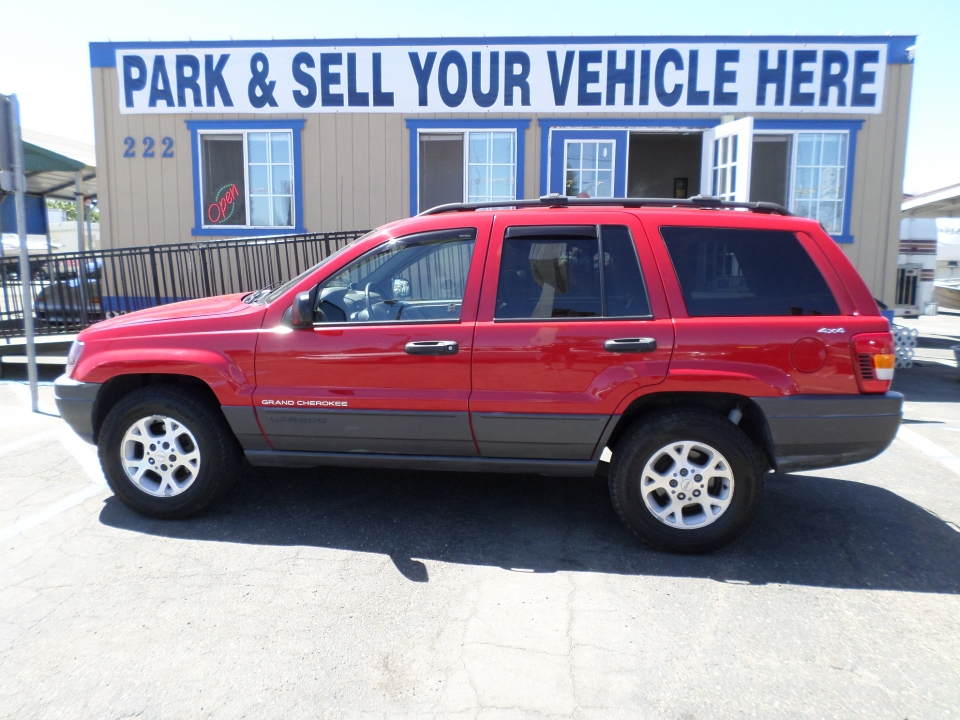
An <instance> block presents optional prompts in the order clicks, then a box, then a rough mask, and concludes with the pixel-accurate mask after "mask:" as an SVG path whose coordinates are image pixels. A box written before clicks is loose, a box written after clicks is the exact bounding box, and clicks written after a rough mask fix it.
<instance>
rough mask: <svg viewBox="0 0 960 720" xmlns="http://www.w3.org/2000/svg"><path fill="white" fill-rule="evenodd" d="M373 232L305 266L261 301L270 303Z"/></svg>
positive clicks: (373, 231) (372, 231) (372, 232)
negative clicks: (307, 266)
mask: <svg viewBox="0 0 960 720" xmlns="http://www.w3.org/2000/svg"><path fill="white" fill-rule="evenodd" d="M375 232H377V231H376V230H371V231H370V232H368V233H367V234H366V235H361V236H360V237H358V238H357V239H356V240H354V241H353V242H352V243H349V244H347V245H344V246H343V247H342V248H340V249H339V250H337V251H336V252H335V253H333V254H332V255H328V256H327V257H325V258H324V259H323V260H321V261H320V262H318V263H317V264H316V265H314V266H313V267H311V268H307V269H306V270H304V271H303V272H302V273H300V274H299V275H297V276H296V277H295V278H293V279H291V280H287V281H286V282H285V283H283V284H282V285H280V286H279V287H277V288H276V289H275V290H273V292H271V293H270V294H269V295H267V296H266V297H265V298H263V302H264V303H266V304H269V303H272V302H273V301H274V300H276V299H277V298H278V297H280V296H281V295H283V294H284V293H285V292H286V291H287V290H289V289H290V288H292V287H293V286H294V285H296V284H297V283H298V282H300V281H301V280H303V279H304V278H305V277H307V276H308V275H309V274H310V273H312V272H313V271H314V270H316V269H317V268H319V267H320V266H322V265H323V264H325V263H328V262H330V261H331V260H333V259H334V258H335V257H338V256H339V255H340V254H341V253H342V252H343V251H344V250H346V249H347V248H349V247H351V246H352V245H353V244H354V243H358V242H360V241H361V240H366V239H367V238H368V237H370V236H371V235H373V234H374V233H375Z"/></svg>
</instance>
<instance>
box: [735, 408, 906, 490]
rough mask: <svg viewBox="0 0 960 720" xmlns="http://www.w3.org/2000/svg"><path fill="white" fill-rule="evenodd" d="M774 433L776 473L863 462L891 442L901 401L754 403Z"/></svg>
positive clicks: (898, 422) (900, 412) (898, 423)
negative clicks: (761, 411)
mask: <svg viewBox="0 0 960 720" xmlns="http://www.w3.org/2000/svg"><path fill="white" fill-rule="evenodd" d="M753 400H754V402H756V404H757V405H758V406H759V407H760V409H761V410H763V412H764V414H765V415H766V418H767V424H768V426H769V428H770V436H771V440H772V443H773V454H774V462H775V467H776V470H777V471H778V472H794V471H797V470H816V469H818V468H826V467H836V466H838V465H850V464H851V463H858V462H863V461H865V460H870V459H871V458H874V457H876V456H877V455H879V454H880V453H882V452H883V451H884V450H886V449H887V447H889V446H890V443H891V442H893V438H895V437H896V435H897V430H898V429H899V427H900V420H901V418H902V417H903V395H901V394H900V393H896V392H888V393H886V394H884V395H798V396H794V397H788V398H753Z"/></svg>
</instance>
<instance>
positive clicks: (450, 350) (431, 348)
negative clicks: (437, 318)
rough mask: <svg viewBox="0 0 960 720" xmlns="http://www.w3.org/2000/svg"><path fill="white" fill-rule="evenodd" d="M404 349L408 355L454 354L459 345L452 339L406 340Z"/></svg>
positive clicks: (458, 350) (457, 350) (458, 349)
mask: <svg viewBox="0 0 960 720" xmlns="http://www.w3.org/2000/svg"><path fill="white" fill-rule="evenodd" d="M404 350H406V351H407V354H409V355H456V354H457V353H458V352H460V345H459V344H458V343H457V342H455V341H453V340H417V341H416V342H408V343H407V345H406V347H405V348H404Z"/></svg>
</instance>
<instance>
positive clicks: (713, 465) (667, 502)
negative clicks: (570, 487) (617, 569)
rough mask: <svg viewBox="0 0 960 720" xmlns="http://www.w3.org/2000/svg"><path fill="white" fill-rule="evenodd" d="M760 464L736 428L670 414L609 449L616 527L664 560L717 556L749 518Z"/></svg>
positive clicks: (692, 413)
mask: <svg viewBox="0 0 960 720" xmlns="http://www.w3.org/2000/svg"><path fill="white" fill-rule="evenodd" d="M765 469H766V462H765V459H764V457H763V455H762V454H761V453H760V452H759V450H757V448H756V446H754V445H753V443H752V442H751V441H750V439H749V438H748V437H747V436H746V435H745V434H744V433H743V431H742V430H740V428H738V427H737V426H736V425H734V424H733V423H732V422H730V421H729V420H727V419H726V418H724V417H722V416H719V415H715V414H712V413H708V412H705V411H699V410H674V411H669V412H666V413H663V414H661V415H658V416H656V417H651V418H649V419H647V420H645V421H641V422H640V423H639V424H637V425H636V426H634V427H633V428H631V429H630V430H629V431H628V432H627V433H626V435H625V436H624V437H623V438H621V440H620V442H618V443H617V446H616V448H615V449H614V452H613V461H612V463H611V467H610V495H611V498H612V500H613V505H614V508H615V509H616V511H617V514H618V515H619V516H620V519H621V520H622V521H623V522H624V524H625V525H626V526H627V527H628V528H629V529H630V530H632V531H633V532H634V533H635V534H636V535H638V536H639V537H640V538H641V539H643V540H645V541H646V542H648V543H650V544H651V545H653V546H654V547H657V548H659V549H661V550H666V551H668V552H684V553H702V552H711V551H713V550H717V549H719V548H721V547H723V546H724V545H727V544H728V543H730V542H733V541H734V540H735V539H736V538H737V537H739V536H740V535H741V534H742V533H743V531H744V530H746V528H747V526H748V525H749V524H750V521H751V520H752V518H753V516H754V515H755V514H756V511H757V509H758V508H759V505H760V500H761V497H762V494H763V474H764V472H765Z"/></svg>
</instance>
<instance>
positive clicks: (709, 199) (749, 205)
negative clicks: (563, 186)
mask: <svg viewBox="0 0 960 720" xmlns="http://www.w3.org/2000/svg"><path fill="white" fill-rule="evenodd" d="M610 205H615V206H618V207H625V208H641V207H694V208H717V209H727V208H732V209H742V210H750V211H751V212H756V213H763V214H765V215H792V214H793V213H791V212H790V211H789V210H787V209H786V208H785V207H783V206H782V205H777V204H776V203H769V202H731V201H729V200H723V199H721V198H719V197H715V196H713V195H694V196H693V197H691V198H683V199H679V198H568V197H565V196H564V195H559V194H557V193H551V194H550V195H543V196H541V197H540V198H538V199H535V200H533V199H531V200H495V201H491V202H472V203H448V204H446V205H437V206H436V207H432V208H430V209H429V210H424V211H423V212H422V213H420V215H440V214H441V213H448V212H463V211H466V210H486V209H489V208H526V207H594V206H610Z"/></svg>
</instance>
